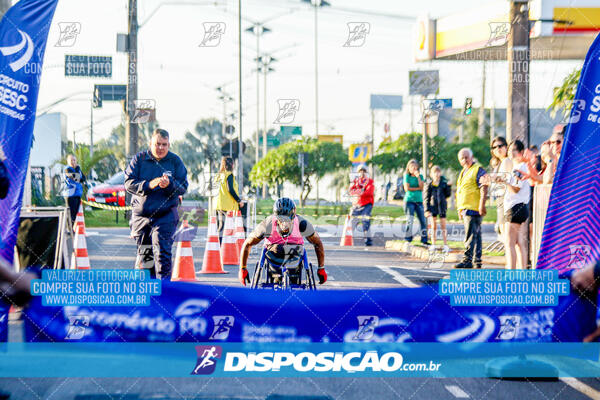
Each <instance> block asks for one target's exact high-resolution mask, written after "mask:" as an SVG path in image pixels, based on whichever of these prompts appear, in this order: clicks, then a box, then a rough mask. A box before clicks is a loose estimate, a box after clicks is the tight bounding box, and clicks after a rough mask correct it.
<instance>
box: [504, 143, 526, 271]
mask: <svg viewBox="0 0 600 400" xmlns="http://www.w3.org/2000/svg"><path fill="white" fill-rule="evenodd" d="M524 152H525V145H524V144H523V142H521V141H520V140H513V141H512V142H511V144H510V146H509V147H508V154H509V156H510V158H511V160H512V162H513V171H512V174H511V176H510V178H508V179H506V181H505V184H506V192H505V193H504V231H505V241H504V244H505V254H506V269H515V268H517V264H518V266H519V268H521V269H524V268H526V267H527V261H528V258H527V253H528V248H527V236H526V235H523V234H521V233H520V231H521V229H522V227H523V224H526V223H527V220H528V219H529V200H530V196H531V187H530V186H529V182H528V181H527V178H528V177H529V171H528V169H527V163H526V162H525V159H524ZM517 247H518V248H519V252H517ZM517 261H518V262H517Z"/></svg>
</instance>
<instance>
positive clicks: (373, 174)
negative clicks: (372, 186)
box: [371, 109, 375, 181]
mask: <svg viewBox="0 0 600 400" xmlns="http://www.w3.org/2000/svg"><path fill="white" fill-rule="evenodd" d="M373 154H375V110H373V109H371V157H373ZM371 179H373V181H375V164H373V163H371Z"/></svg>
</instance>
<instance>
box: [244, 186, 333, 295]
mask: <svg viewBox="0 0 600 400" xmlns="http://www.w3.org/2000/svg"><path fill="white" fill-rule="evenodd" d="M304 238H306V240H308V241H309V242H310V243H312V245H313V246H314V248H315V253H316V254H317V260H318V263H319V267H318V269H317V276H318V277H319V284H323V283H325V282H326V281H327V272H326V271H325V266H324V264H325V248H324V247H323V243H322V242H321V238H320V237H319V235H318V234H317V232H316V231H315V228H314V227H313V225H312V224H311V223H310V222H308V221H307V220H306V219H305V218H303V217H301V216H299V215H296V204H294V201H293V200H292V199H289V198H287V197H282V198H280V199H278V200H277V201H276V202H275V204H273V215H271V216H269V217H267V218H266V219H265V220H264V221H262V222H261V223H260V224H258V226H257V227H256V229H254V231H253V232H252V233H251V234H250V235H249V236H248V238H247V239H246V240H245V241H244V244H243V246H242V250H241V260H240V270H239V274H238V278H239V280H240V282H241V283H242V285H244V286H246V283H247V282H248V283H249V282H250V277H249V274H248V269H247V267H246V264H247V262H248V256H249V255H250V249H251V248H252V246H254V245H256V244H258V243H260V241H261V240H263V239H265V247H266V248H267V253H266V257H267V259H269V260H271V261H273V262H274V263H276V264H281V263H282V262H286V264H288V263H289V261H290V260H293V261H296V260H298V264H299V263H300V261H301V259H302V254H303V250H304ZM298 264H296V265H298ZM287 268H288V270H290V269H291V266H289V265H288V266H287ZM269 273H270V272H269Z"/></svg>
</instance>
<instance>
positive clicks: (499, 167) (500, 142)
mask: <svg viewBox="0 0 600 400" xmlns="http://www.w3.org/2000/svg"><path fill="white" fill-rule="evenodd" d="M491 152H492V159H491V161H490V164H491V166H492V168H493V172H494V173H493V174H492V175H493V176H491V177H490V179H492V180H493V183H502V182H504V177H506V176H508V175H509V174H510V173H511V171H512V161H511V159H510V158H509V157H508V143H507V142H506V139H505V138H504V137H502V136H496V137H495V138H494V139H493V140H492V147H491ZM491 187H492V188H493V190H492V192H491V193H490V195H491V196H492V197H493V198H495V199H496V230H497V232H498V234H499V235H500V236H501V235H503V234H504V192H505V191H506V186H505V185H503V184H499V185H492V186H491Z"/></svg>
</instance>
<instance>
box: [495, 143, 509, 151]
mask: <svg viewBox="0 0 600 400" xmlns="http://www.w3.org/2000/svg"><path fill="white" fill-rule="evenodd" d="M502 147H506V145H505V144H497V145H495V146H492V149H493V150H496V149H501V148H502Z"/></svg>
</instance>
